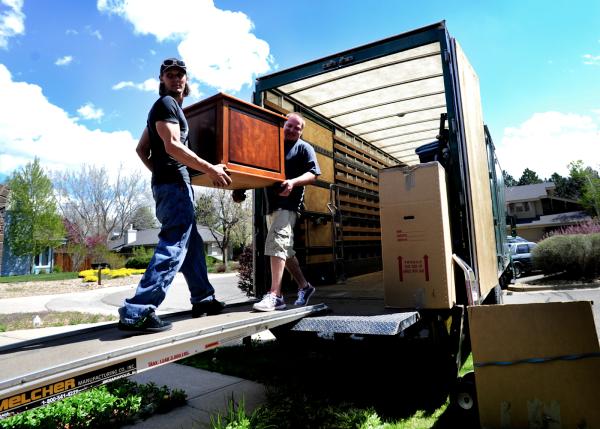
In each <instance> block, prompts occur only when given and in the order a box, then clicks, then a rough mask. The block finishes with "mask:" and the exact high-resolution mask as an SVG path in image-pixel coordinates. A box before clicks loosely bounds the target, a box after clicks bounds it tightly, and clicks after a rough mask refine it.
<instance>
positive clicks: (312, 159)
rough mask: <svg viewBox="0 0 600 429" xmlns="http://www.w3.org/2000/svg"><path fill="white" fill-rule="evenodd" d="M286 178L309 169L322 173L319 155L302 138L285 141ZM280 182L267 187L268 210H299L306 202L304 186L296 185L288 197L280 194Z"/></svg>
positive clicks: (314, 172) (300, 174)
mask: <svg viewBox="0 0 600 429" xmlns="http://www.w3.org/2000/svg"><path fill="white" fill-rule="evenodd" d="M284 152H285V178H286V179H295V178H296V177H298V176H302V175H303V174H304V173H306V172H307V171H310V172H311V173H313V174H314V175H316V176H318V175H320V174H321V169H320V168H319V163H318V162H317V155H316V153H315V150H314V149H313V147H312V146H311V145H310V144H308V143H306V142H305V141H304V140H302V139H298V141H296V142H287V141H286V142H285V143H284ZM279 190H280V184H279V183H276V184H275V185H273V186H271V187H270V188H267V201H268V212H269V213H273V212H274V211H275V210H277V209H284V210H291V211H295V212H298V211H300V210H301V209H302V205H303V202H304V186H295V187H294V189H292V192H291V193H290V195H288V196H287V197H282V196H280V195H279Z"/></svg>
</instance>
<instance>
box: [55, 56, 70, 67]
mask: <svg viewBox="0 0 600 429" xmlns="http://www.w3.org/2000/svg"><path fill="white" fill-rule="evenodd" d="M72 61H73V57H72V56H71V55H65V56H64V57H62V58H58V59H57V60H56V61H54V64H55V65H57V66H59V67H60V66H68V65H69V64H71V62H72Z"/></svg>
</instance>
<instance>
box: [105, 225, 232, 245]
mask: <svg viewBox="0 0 600 429" xmlns="http://www.w3.org/2000/svg"><path fill="white" fill-rule="evenodd" d="M196 226H197V227H198V232H199V233H200V237H202V241H204V242H205V243H214V242H216V241H217V240H215V237H214V236H213V234H212V232H211V230H210V228H209V227H208V226H205V225H196ZM159 232H160V228H151V229H142V230H139V231H136V232H135V235H136V238H135V241H132V242H131V243H127V244H125V239H126V236H127V231H125V232H124V234H123V236H121V237H119V238H117V239H115V240H110V241H109V242H108V248H109V249H110V250H117V251H118V250H122V249H130V248H132V247H137V246H155V245H156V244H158V233H159ZM213 232H214V233H215V235H216V236H217V237H218V239H219V240H222V239H223V234H221V233H220V232H218V231H213Z"/></svg>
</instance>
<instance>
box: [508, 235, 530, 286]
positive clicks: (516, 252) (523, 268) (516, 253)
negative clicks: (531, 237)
mask: <svg viewBox="0 0 600 429" xmlns="http://www.w3.org/2000/svg"><path fill="white" fill-rule="evenodd" d="M536 246H537V244H535V243H532V242H530V241H515V242H512V243H509V244H508V248H509V249H510V255H511V258H512V262H513V269H514V271H515V278H519V277H521V276H523V275H524V274H529V273H530V272H532V271H533V262H532V259H531V252H532V251H533V249H535V247H536Z"/></svg>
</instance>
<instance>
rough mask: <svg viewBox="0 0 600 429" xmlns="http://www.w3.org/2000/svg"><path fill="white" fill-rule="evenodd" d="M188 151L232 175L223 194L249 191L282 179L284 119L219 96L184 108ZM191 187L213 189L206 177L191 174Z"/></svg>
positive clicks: (229, 97) (231, 98) (237, 100)
mask: <svg viewBox="0 0 600 429" xmlns="http://www.w3.org/2000/svg"><path fill="white" fill-rule="evenodd" d="M183 111H184V113H185V116H186V118H187V121H188V125H189V137H188V138H189V147H190V149H191V150H192V151H193V152H195V153H196V154H197V155H198V156H200V157H201V158H202V159H204V160H206V161H208V162H210V163H212V164H224V165H226V166H227V170H228V171H229V173H230V175H231V179H232V182H231V185H230V186H228V187H227V189H253V188H262V187H265V186H270V185H271V184H273V183H275V182H281V181H283V180H285V170H284V150H283V125H284V123H285V121H286V118H285V117H284V116H282V115H279V114H277V113H274V112H272V111H269V110H266V109H263V108H261V107H258V106H255V105H253V104H250V103H247V102H245V101H242V100H239V99H237V98H235V97H232V96H230V95H227V94H223V93H219V94H217V95H215V96H212V97H210V98H207V99H206V100H203V101H200V102H198V103H195V104H193V105H191V106H188V107H186V108H185V109H183ZM190 173H191V176H192V177H191V179H192V184H193V185H198V186H209V187H213V184H212V182H211V181H210V179H209V178H208V176H207V175H206V174H202V173H200V172H198V171H190Z"/></svg>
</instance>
